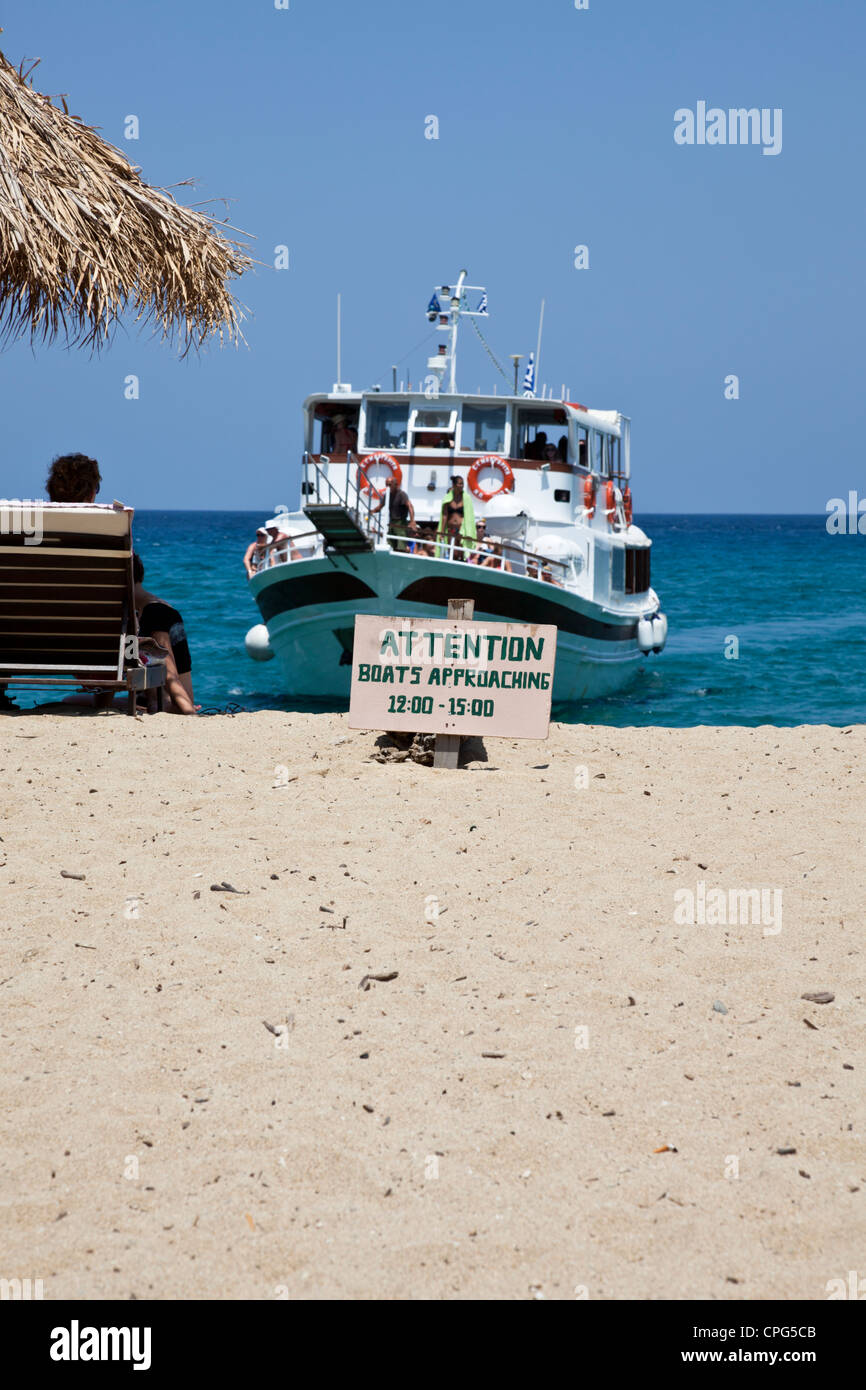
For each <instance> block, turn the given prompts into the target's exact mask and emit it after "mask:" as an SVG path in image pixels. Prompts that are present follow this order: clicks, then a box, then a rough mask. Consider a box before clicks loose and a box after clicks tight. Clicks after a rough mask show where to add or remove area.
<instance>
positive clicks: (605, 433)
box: [304, 391, 630, 522]
mask: <svg viewBox="0 0 866 1390" xmlns="http://www.w3.org/2000/svg"><path fill="white" fill-rule="evenodd" d="M304 416H305V437H304V445H305V451H306V454H307V457H308V458H310V459H311V460H312V461H313V462H315V463H316V464H323V465H325V466H326V467H328V469H329V472H330V473H331V474H332V476H333V474H334V471H335V469H338V468H339V465H341V464H348V465H352V464H357V463H358V462H359V461H360V462H361V463H362V464H363V466H364V468H365V471H366V472H367V473H368V475H369V477H370V480H371V482H372V483H373V484H374V485H376V486H381V485H382V484H383V483H384V480H385V478H386V477H387V476H388V472H389V471H391V469H390V465H391V463H395V464H397V465H399V468H400V474H401V486H402V487H403V488H404V489H406V491H407V492H408V493H409V496H410V497H411V498H412V500H413V503H415V504H416V507H417V504H418V502H419V501H420V502H421V503H422V504H423V503H424V502H425V501H429V502H431V503H432V502H433V501H434V499H433V498H432V497H430V494H436V493H438V494H439V499H438V504H441V500H442V498H443V497H444V495H445V492H446V491H447V490H448V488H449V486H450V480H451V477H452V476H453V474H455V473H461V474H463V475H464V476H465V477H467V478H468V474H469V470H471V469H473V465H479V464H480V466H476V467H475V468H474V471H473V474H472V478H471V479H468V480H469V482H470V485H471V484H472V482H473V480H474V482H475V485H476V486H477V487H478V488H479V489H481V490H483V491H484V492H487V493H490V495H491V496H495V495H496V494H497V493H499V492H504V491H506V488H505V486H504V481H503V479H504V476H507V475H505V474H504V473H503V470H502V468H501V464H502V463H504V464H506V465H507V466H508V470H510V473H511V474H512V475H513V485H510V487H509V489H508V490H512V491H513V493H514V495H515V498H517V497H520V499H521V500H522V501H523V502H524V503H525V504H526V505H528V506H529V507H530V508H531V510H532V511H533V514H534V515H536V516H539V517H540V518H542V519H543V518H547V519H549V520H551V521H554V520H556V521H560V522H562V521H570V520H571V519H572V518H573V517H574V515H575V513H576V512H577V511H579V510H580V507H581V506H582V493H581V489H580V486H579V485H578V484H577V482H576V475H577V478H579V477H580V476H584V477H585V476H588V475H590V474H594V475H595V477H596V479H598V480H600V481H601V480H607V479H612V480H613V481H614V482H615V483H616V484H617V485H618V486H620V487H622V486H624V484H625V482H626V481H627V479H628V477H629V471H630V467H629V421H628V420H627V418H626V417H624V416H622V415H620V414H619V413H618V412H617V411H612V410H611V411H598V410H588V409H587V408H586V407H585V406H582V405H578V404H577V403H575V402H571V401H556V400H534V399H528V398H526V397H520V396H512V397H502V396H496V395H493V396H481V395H476V396H461V395H445V394H440V395H437V396H434V397H433V398H430V397H428V396H426V395H424V394H423V393H422V392H418V393H413V392H409V391H401V392H393V391H392V392H381V391H369V392H339V393H337V392H333V393H330V394H328V395H316V396H310V397H308V399H307V401H306V402H305V404H304ZM381 455H384V456H387V457H386V458H376V457H375V456H381ZM491 456H492V457H491ZM367 461H369V462H367ZM389 461H390V462H389ZM478 495H479V493H478V492H476V496H478ZM483 500H484V499H482V501H483ZM438 504H437V505H438ZM422 510H427V508H426V507H424V506H423V505H422ZM433 510H435V507H434V508H433Z"/></svg>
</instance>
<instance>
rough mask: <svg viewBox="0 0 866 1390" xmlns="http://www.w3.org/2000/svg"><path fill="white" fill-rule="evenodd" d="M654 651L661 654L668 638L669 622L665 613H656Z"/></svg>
mask: <svg viewBox="0 0 866 1390" xmlns="http://www.w3.org/2000/svg"><path fill="white" fill-rule="evenodd" d="M652 629H653V651H654V652H660V651H661V650H662V648H663V647H664V644H665V642H666V641H667V637H668V620H667V618H666V616H665V614H664V613H656V615H655V617H654V618H653V620H652Z"/></svg>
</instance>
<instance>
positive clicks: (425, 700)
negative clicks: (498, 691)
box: [388, 695, 493, 719]
mask: <svg viewBox="0 0 866 1390" xmlns="http://www.w3.org/2000/svg"><path fill="white" fill-rule="evenodd" d="M445 704H446V702H445V701H444V700H442V701H440V704H439V708H440V709H444V708H445ZM447 704H448V713H449V714H457V715H460V714H471V715H474V717H475V718H476V719H492V717H493V701H492V700H463V699H459V698H457V699H455V698H453V697H452V698H451V699H450V700H448V702H447ZM388 713H389V714H432V713H433V696H432V695H412V696H409V695H390V696H389V697H388Z"/></svg>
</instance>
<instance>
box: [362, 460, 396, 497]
mask: <svg viewBox="0 0 866 1390" xmlns="http://www.w3.org/2000/svg"><path fill="white" fill-rule="evenodd" d="M374 463H386V464H387V465H388V467H389V468H390V470H391V477H392V478H396V479H397V486H398V487H399V486H400V484H401V483H402V481H403V470H402V468H401V467H400V465H399V463H398V462H397V460H396V459H394V458H392V457H391V455H390V454H368V455H367V457H366V458H363V459H361V462H360V463H359V464H358V486H359V487H360V489H361V491H362V492H375V494H376V496H377V497H384V496H385V492H384V489H383V490H382V491H381V492H380V491H379V489H378V488H377V487H376V485H375V484H374V483H371V482H370V479H369V478H368V477H367V469H368V468H369V467H370V465H371V464H374Z"/></svg>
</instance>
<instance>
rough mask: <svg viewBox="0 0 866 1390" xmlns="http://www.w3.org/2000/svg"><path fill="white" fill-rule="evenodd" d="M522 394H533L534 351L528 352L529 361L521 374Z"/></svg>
mask: <svg viewBox="0 0 866 1390" xmlns="http://www.w3.org/2000/svg"><path fill="white" fill-rule="evenodd" d="M523 394H524V396H534V395H535V353H534V352H531V353H530V354H529V361H528V362H527V364H526V371H525V372H524V374H523Z"/></svg>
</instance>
